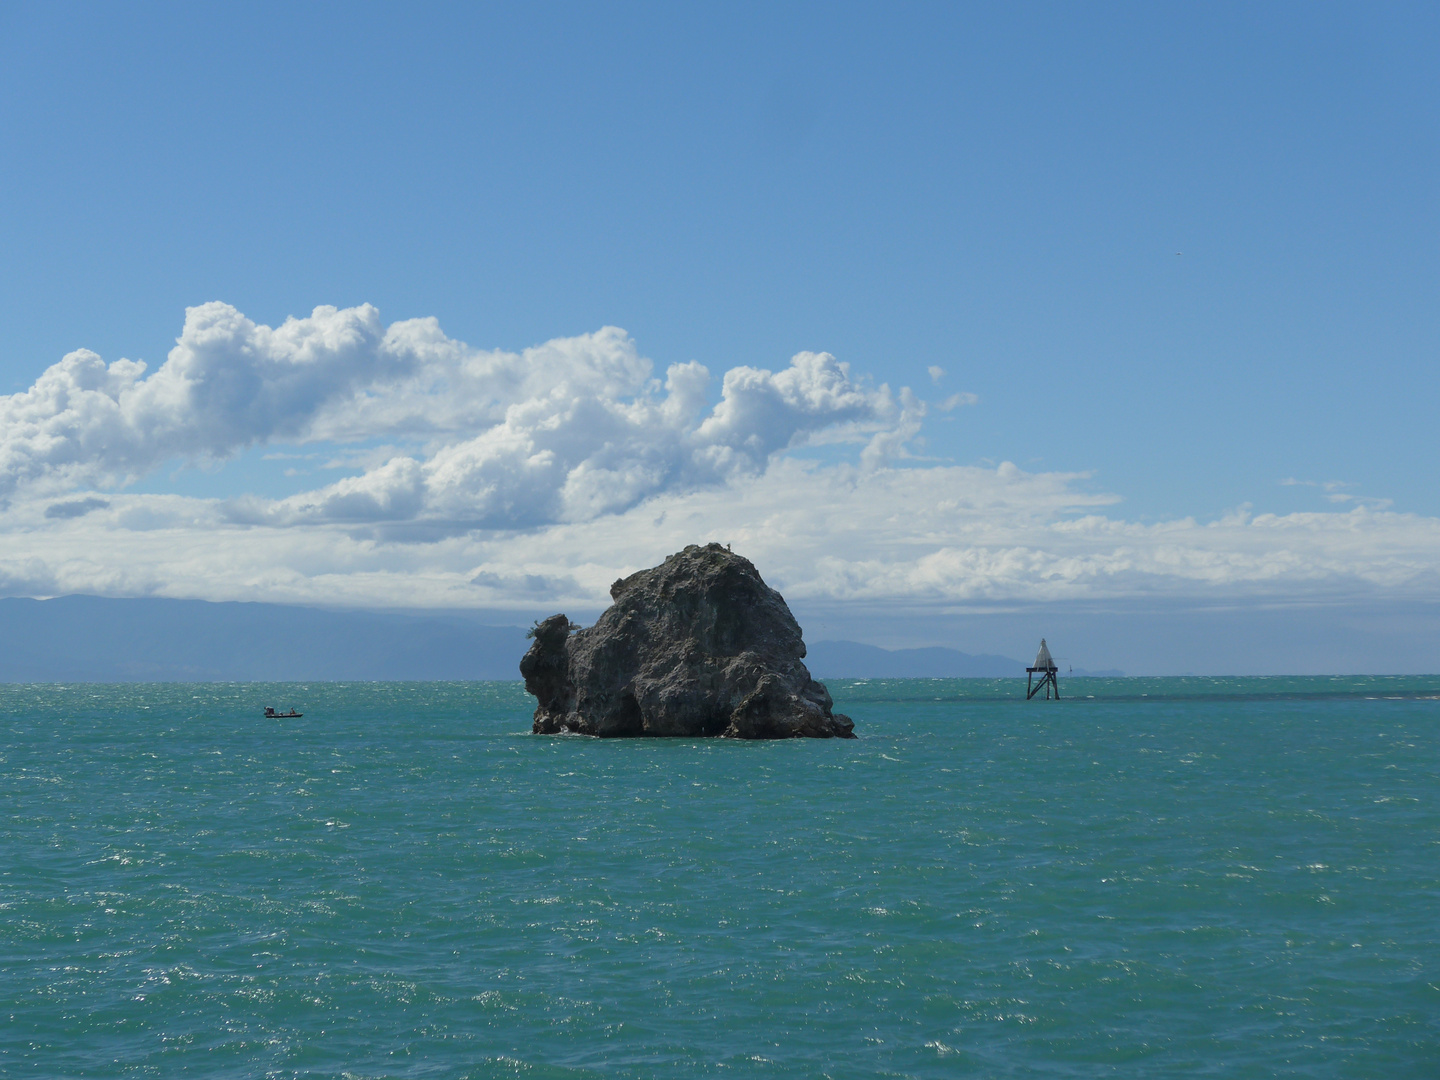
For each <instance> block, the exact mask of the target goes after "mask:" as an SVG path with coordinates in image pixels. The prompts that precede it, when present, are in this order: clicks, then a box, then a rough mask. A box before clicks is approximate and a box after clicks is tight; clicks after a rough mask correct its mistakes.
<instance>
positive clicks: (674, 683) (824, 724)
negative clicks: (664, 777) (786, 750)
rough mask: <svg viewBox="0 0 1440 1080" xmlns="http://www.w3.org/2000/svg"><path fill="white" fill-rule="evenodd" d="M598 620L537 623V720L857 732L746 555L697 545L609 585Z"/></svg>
mask: <svg viewBox="0 0 1440 1080" xmlns="http://www.w3.org/2000/svg"><path fill="white" fill-rule="evenodd" d="M610 597H611V599H612V600H614V603H613V604H612V605H611V606H610V607H609V608H608V609H606V611H605V613H604V614H603V615H601V616H600V619H599V621H598V622H596V623H595V625H594V626H591V627H588V628H586V629H583V630H582V629H580V628H578V627H576V626H574V625H573V624H572V623H571V622H570V620H569V619H568V618H566V617H565V616H564V615H552V616H551V617H550V618H548V619H546V620H545V621H544V622H542V623H540V624H538V625H537V626H536V627H535V629H534V631H533V635H534V639H535V643H534V644H533V645H531V646H530V650H529V651H528V652H527V653H526V654H525V656H524V658H523V659H522V660H521V661H520V673H521V674H522V675H524V676H525V689H526V690H528V691H530V693H532V694H534V695H535V697H536V699H537V700H538V702H539V704H538V705H536V707H535V731H536V733H538V734H545V735H556V734H560V733H562V732H574V733H576V734H581V735H600V736H612V737H613V736H627V735H679V736H686V737H690V738H694V737H697V736H716V735H718V736H722V737H725V738H731V739H789V738H798V737H801V736H806V737H810V738H832V737H839V738H845V739H853V738H854V737H855V735H854V728H855V725H854V724H853V723H852V722H851V720H850V718H849V717H848V716H844V715H842V714H840V713H835V712H832V711H831V707H832V702H831V700H830V692H829V691H828V690H826V689H825V687H824V686H823V685H822V684H820V683H818V682H816V681H815V680H814V679H812V678H811V677H810V672H809V671H808V670H807V669H806V667H805V664H804V663H803V660H804V657H805V643H804V641H803V640H801V636H800V626H799V624H798V623H796V622H795V617H794V616H793V615H791V614H790V609H789V608H788V607H787V606H786V605H785V599H784V597H782V596H781V595H780V594H779V593H778V592H776V591H775V590H774V589H772V588H770V586H768V585H766V584H765V582H764V581H762V580H761V578H760V574H759V572H758V571H757V570H756V569H755V567H754V565H753V564H752V563H751V562H750V560H749V559H745V558H742V557H740V556H739V555H735V554H733V553H731V551H730V550H729V549H728V548H724V547H721V546H720V545H719V544H709V545H707V546H705V547H699V546H697V545H692V546H690V547H687V548H686V549H685V550H684V551H682V552H679V553H678V554H675V555H671V556H670V557H669V558H668V559H666V560H665V562H664V563H662V564H661V565H660V566H657V567H654V568H653V569H650V570H642V571H640V572H639V573H638V574H632V575H630V576H629V577H628V578H623V579H621V580H620V581H617V582H615V584H614V585H612V586H610Z"/></svg>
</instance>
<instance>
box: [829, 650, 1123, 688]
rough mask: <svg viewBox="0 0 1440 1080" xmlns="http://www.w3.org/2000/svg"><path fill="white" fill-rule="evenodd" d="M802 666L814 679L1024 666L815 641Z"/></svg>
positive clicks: (978, 673) (950, 675)
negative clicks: (808, 670)
mask: <svg viewBox="0 0 1440 1080" xmlns="http://www.w3.org/2000/svg"><path fill="white" fill-rule="evenodd" d="M807 649H808V654H807V656H806V658H805V665H806V666H807V667H808V668H809V669H810V674H812V675H814V676H815V677H816V678H817V679H825V678H830V679H1008V678H1011V677H1013V676H1017V675H1018V676H1019V677H1020V678H1022V679H1023V678H1024V677H1025V665H1024V664H1023V663H1022V662H1021V661H1019V660H1011V659H1010V658H1009V657H1008V656H994V655H992V654H990V653H981V654H980V655H978V656H972V655H971V654H969V653H963V652H960V651H959V650H957V649H945V648H940V647H938V646H937V647H932V648H928V649H881V648H878V647H876V646H874V645H861V644H860V643H859V642H857V641H817V642H815V643H814V644H813V645H809V646H807ZM1061 674H1062V675H1063V676H1065V677H1071V676H1073V677H1075V678H1077V679H1078V678H1082V677H1105V678H1120V677H1121V676H1123V675H1124V674H1125V673H1124V672H1123V671H1083V670H1081V669H1079V668H1076V669H1075V670H1074V671H1062V672H1061Z"/></svg>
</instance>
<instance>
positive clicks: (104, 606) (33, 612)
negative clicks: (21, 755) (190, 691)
mask: <svg viewBox="0 0 1440 1080" xmlns="http://www.w3.org/2000/svg"><path fill="white" fill-rule="evenodd" d="M525 647H526V642H525V631H524V629H523V628H521V627H518V626H481V625H478V624H476V623H474V622H472V621H469V620H467V619H465V618H463V617H458V616H445V615H424V616H414V615H392V614H382V613H377V612H365V611H323V610H320V609H318V608H303V607H288V606H285V605H281V604H240V603H228V604H214V603H208V602H206V601H204V600H167V599H150V598H146V599H133V600H115V599H104V598H101V597H96V596H61V597H57V598H55V599H53V600H25V599H15V598H8V599H0V682H229V681H239V682H251V681H254V682H290V681H296V680H306V679H315V680H320V681H326V680H331V679H334V680H377V681H390V680H412V679H413V680H417V681H418V680H426V679H518V678H519V677H520V674H519V671H518V670H517V668H516V665H517V664H518V663H519V662H520V657H521V656H522V655H523V654H524V652H525Z"/></svg>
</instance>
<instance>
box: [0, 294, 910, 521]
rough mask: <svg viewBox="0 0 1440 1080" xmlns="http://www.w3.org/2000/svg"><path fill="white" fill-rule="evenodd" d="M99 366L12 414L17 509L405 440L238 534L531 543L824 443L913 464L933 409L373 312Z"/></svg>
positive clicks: (4, 468)
mask: <svg viewBox="0 0 1440 1080" xmlns="http://www.w3.org/2000/svg"><path fill="white" fill-rule="evenodd" d="M146 371H147V369H146V366H145V365H144V364H143V363H139V362H135V361H130V360H118V361H116V362H114V363H112V364H109V365H106V364H105V363H104V361H103V360H101V358H100V357H98V356H96V355H95V354H94V353H91V352H88V351H85V350H81V351H79V352H75V353H71V354H70V355H68V356H66V357H65V358H64V359H63V360H62V361H61V362H60V363H58V364H56V365H54V366H53V367H51V368H50V369H49V370H47V371H46V372H45V373H44V374H43V375H42V376H41V377H40V378H39V379H38V380H37V381H36V383H35V385H34V386H33V387H31V388H30V389H29V390H27V391H25V392H24V393H20V394H13V395H10V396H8V397H3V398H0V496H5V495H13V494H14V493H16V492H17V491H20V490H22V489H24V488H26V487H27V486H30V487H38V488H40V489H43V490H62V489H65V488H67V487H73V486H76V485H93V486H98V487H105V488H115V487H119V486H123V485H124V484H125V483H126V482H128V481H132V480H134V479H135V478H137V477H139V476H142V475H144V474H145V473H146V472H148V471H150V470H153V469H154V468H156V467H157V466H159V465H160V464H161V463H163V462H165V461H168V460H172V459H174V458H177V457H178V458H182V459H187V460H191V461H202V460H207V459H223V458H225V457H227V456H229V455H233V454H235V453H237V452H239V451H241V450H244V449H246V448H247V447H250V446H253V445H259V444H266V443H273V442H285V443H308V442H320V441H324V442H346V441H360V440H374V439H389V440H402V441H403V440H409V441H410V442H411V443H412V444H413V448H412V449H411V450H410V451H409V452H400V453H396V454H394V455H393V456H389V457H387V459H386V460H384V461H381V462H377V463H374V464H373V465H372V467H370V468H368V469H366V470H365V471H364V472H363V473H362V474H361V475H359V476H352V477H346V478H344V479H341V480H339V481H337V482H335V483H333V484H330V485H328V486H325V487H322V488H319V489H316V490H314V491H309V492H304V493H302V494H298V495H295V496H292V497H290V498H287V499H282V500H273V501H272V500H261V499H257V498H252V497H240V498H237V499H236V500H234V501H233V502H232V503H231V504H230V505H229V507H228V513H229V514H230V516H231V517H232V518H233V519H234V520H236V521H238V522H249V523H262V522H263V523H266V524H270V525H304V524H316V523H321V522H349V523H359V522H409V521H417V520H418V521H424V522H429V523H433V524H435V525H437V526H440V527H443V528H452V529H453V528H462V529H463V528H482V527H483V528H528V527H535V526H538V525H542V524H545V523H548V522H558V521H581V520H588V519H590V518H593V517H596V516H597V515H600V514H606V513H614V512H616V511H619V510H623V509H625V508H627V507H630V506H633V505H635V504H636V503H637V502H639V501H641V500H643V499H645V498H648V497H650V496H652V495H654V494H656V493H658V492H662V491H667V490H672V489H680V490H688V489H691V488H694V487H697V486H704V485H707V484H718V483H722V482H724V481H726V480H728V479H730V478H732V477H735V476H740V475H755V474H758V473H760V472H762V471H763V470H764V469H765V468H766V466H767V464H768V463H769V462H770V460H771V459H772V458H773V457H774V456H775V455H776V454H778V453H780V452H781V451H784V450H786V449H788V448H790V447H793V446H796V445H799V444H802V443H804V442H806V441H808V440H811V439H835V438H850V439H865V440H868V441H869V444H870V445H869V446H868V447H867V453H868V455H869V459H871V460H875V461H880V460H884V459H886V458H887V457H889V456H893V455H896V454H901V453H903V444H904V442H905V440H906V439H907V438H908V437H910V436H911V435H913V433H914V432H915V431H916V430H917V428H918V416H919V415H921V414H923V411H924V406H923V405H922V404H921V403H920V402H918V401H917V400H916V399H914V398H913V397H912V396H911V395H909V394H908V392H905V391H902V392H901V393H900V394H899V395H896V394H892V392H891V391H890V389H889V387H887V386H883V385H882V386H879V387H874V386H871V385H869V384H867V383H866V382H865V381H864V380H859V379H856V378H853V377H852V376H851V374H850V371H849V368H848V366H847V365H846V364H843V363H841V362H839V361H837V360H836V359H835V358H834V357H833V356H831V355H829V354H828V353H812V352H804V353H800V354H798V355H797V356H795V357H794V358H793V359H792V360H791V362H790V364H789V366H787V367H785V368H783V369H781V370H780V371H778V372H777V371H769V370H764V369H760V368H755V367H747V366H740V367H735V368H732V369H730V370H729V371H727V372H726V373H725V375H724V378H723V381H722V383H721V387H720V397H719V401H718V403H716V404H715V405H714V407H713V408H712V407H710V404H709V397H708V395H709V387H710V373H709V372H708V371H707V370H706V368H705V367H703V366H702V365H700V364H697V363H693V362H692V363H686V364H674V365H672V366H671V367H670V368H669V369H668V370H667V372H666V375H665V379H664V381H663V383H662V382H661V381H660V380H658V379H655V378H653V371H652V365H651V363H650V361H649V360H647V359H645V358H644V357H643V356H641V355H640V354H639V353H638V352H637V350H636V348H635V343H634V342H633V341H632V340H631V339H630V338H629V337H628V336H627V335H626V334H625V333H624V331H622V330H619V329H616V328H614V327H606V328H604V329H602V330H600V331H598V332H596V333H593V334H586V335H582V336H579V337H574V338H564V339H557V340H555V341H551V342H547V343H546V344H544V345H541V346H538V347H536V348H532V349H527V350H524V351H523V352H519V353H512V352H504V351H498V350H497V351H483V350H478V349H472V348H471V347H469V346H468V345H466V344H464V343H463V342H459V341H456V340H454V339H451V338H449V337H446V336H445V334H444V333H443V332H442V331H441V330H440V328H439V325H438V324H437V323H436V322H435V320H433V319H415V320H410V321H406V322H399V323H395V324H392V325H391V326H389V327H386V326H384V325H383V324H382V323H381V321H380V317H379V313H378V312H377V311H376V310H375V309H374V308H373V307H370V306H368V305H366V306H362V307H357V308H350V309H345V310H340V309H336V308H331V307H320V308H316V309H315V311H314V312H313V313H312V314H311V315H310V316H309V317H308V318H304V319H295V318H292V319H288V320H286V321H285V323H283V324H282V325H281V326H280V327H278V328H274V329H272V328H270V327H267V326H261V325H257V324H256V323H254V322H252V321H251V320H249V319H247V318H245V317H244V316H243V315H241V314H240V313H239V312H238V311H236V310H235V309H234V308H232V307H230V306H229V305H226V304H220V303H211V304H205V305H202V306H200V307H196V308H191V309H189V311H188V312H187V316H186V320H185V327H184V330H183V331H182V333H181V335H180V337H179V339H178V341H177V343H176V346H175V348H174V349H172V350H171V352H170V355H169V356H168V357H167V359H166V360H165V362H164V363H163V364H162V365H160V367H159V368H158V369H157V370H156V371H154V372H153V373H151V374H147V373H146Z"/></svg>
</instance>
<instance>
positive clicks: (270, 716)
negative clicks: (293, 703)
mask: <svg viewBox="0 0 1440 1080" xmlns="http://www.w3.org/2000/svg"><path fill="white" fill-rule="evenodd" d="M304 715H305V714H304V713H303V712H296V711H295V710H294V709H291V710H290V711H289V712H276V711H275V710H274V709H272V708H271V707H270V706H269V705H266V706H265V719H266V720H295V719H299V718H300V717H302V716H304Z"/></svg>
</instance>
